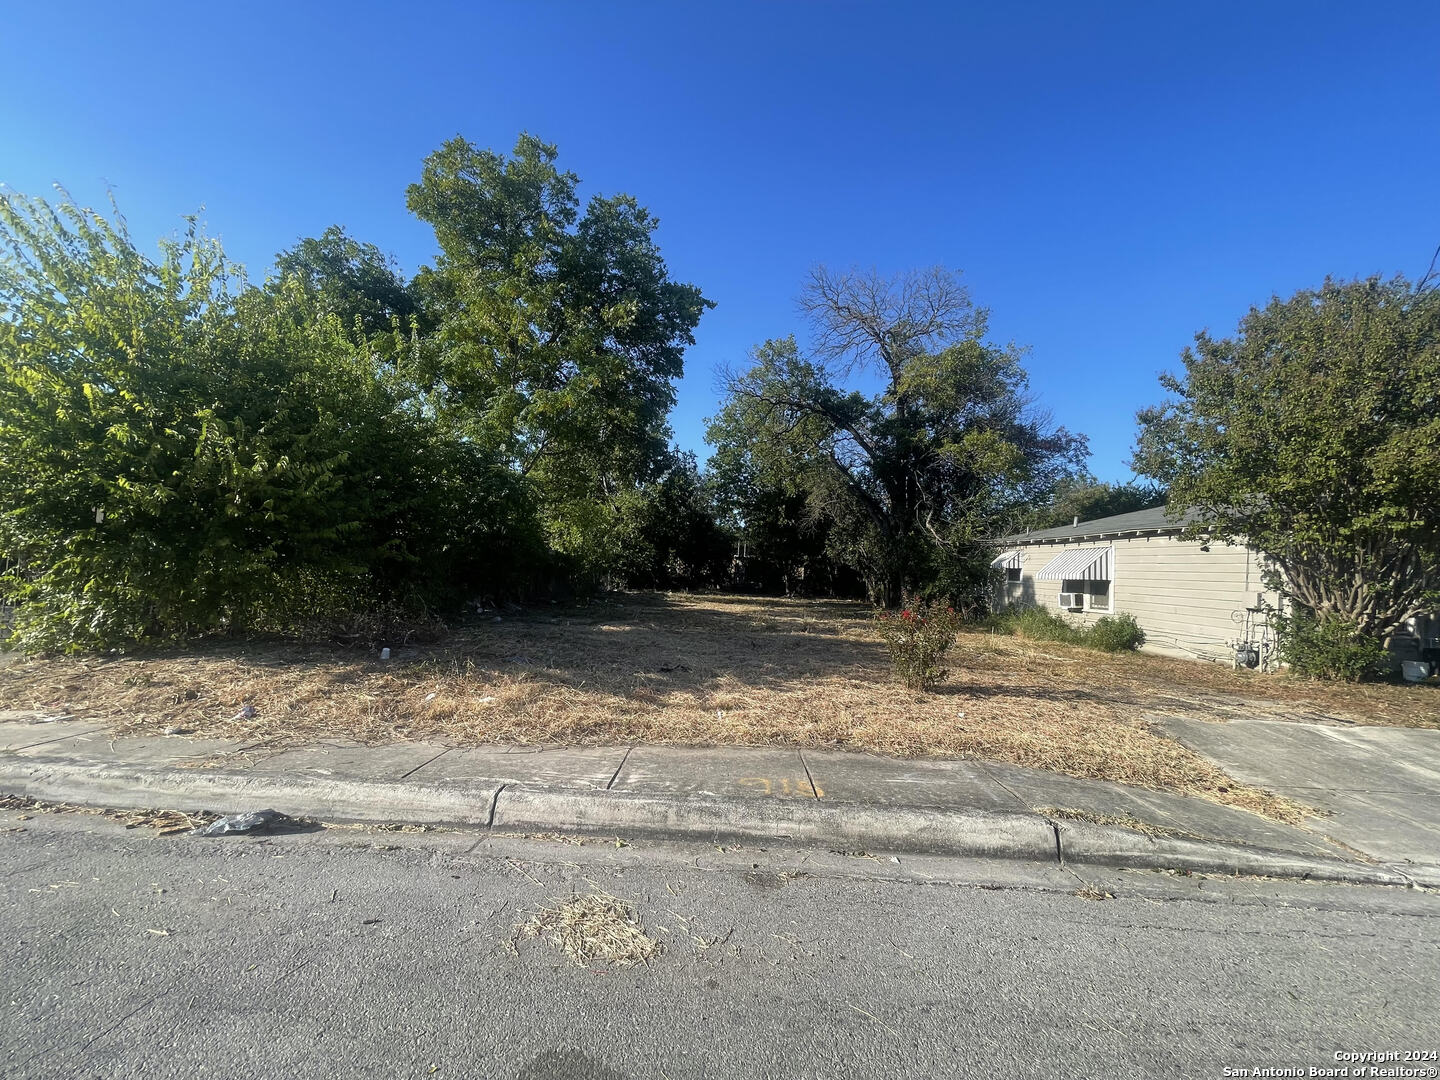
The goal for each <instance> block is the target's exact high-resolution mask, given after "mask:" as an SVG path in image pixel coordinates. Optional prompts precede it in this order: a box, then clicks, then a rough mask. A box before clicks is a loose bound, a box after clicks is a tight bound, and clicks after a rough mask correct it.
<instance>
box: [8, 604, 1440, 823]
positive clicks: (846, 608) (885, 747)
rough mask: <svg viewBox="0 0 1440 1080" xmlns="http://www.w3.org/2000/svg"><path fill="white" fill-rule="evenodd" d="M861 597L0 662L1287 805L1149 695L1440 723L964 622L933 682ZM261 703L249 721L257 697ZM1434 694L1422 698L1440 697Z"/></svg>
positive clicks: (1288, 815)
mask: <svg viewBox="0 0 1440 1080" xmlns="http://www.w3.org/2000/svg"><path fill="white" fill-rule="evenodd" d="M868 617H869V612H868V609H866V608H865V607H864V606H862V605H859V604H845V603H834V602H815V601H801V600H776V599H759V598H751V597H686V596H672V597H663V596H653V595H633V596H627V597H624V598H623V599H622V600H621V601H619V602H614V603H606V604H597V605H594V606H591V607H584V608H567V609H557V608H551V609H545V610H541V611H538V612H529V613H524V614H519V615H503V616H502V617H500V618H499V619H490V618H487V619H486V620H484V621H482V622H480V623H479V624H477V625H475V626H471V627H466V628H463V629H460V630H457V631H456V632H455V633H454V634H453V635H451V636H450V637H449V638H447V639H446V640H444V641H443V642H440V643H438V644H434V645H425V646H416V647H407V648H396V649H395V656H394V658H393V659H392V660H390V661H388V662H382V661H380V660H378V659H377V658H376V655H375V653H374V652H371V651H360V650H347V649H343V648H337V647H328V646H327V647H314V646H308V647H307V646H293V645H274V644H257V643H242V642H223V643H215V644H206V645H204V646H203V647H196V648H191V649H187V650H168V651H163V652H156V653H150V654H147V655H144V656H134V657H123V658H119V659H107V660H94V659H91V660H72V659H33V660H26V661H22V662H19V663H15V664H12V665H10V666H8V667H7V668H6V669H4V670H3V671H0V700H3V701H4V703H5V706H6V707H9V708H43V709H49V710H57V709H62V710H66V711H69V712H73V713H75V714H76V715H81V716H90V717H102V718H105V719H108V720H110V721H112V722H114V723H115V724H116V726H117V729H118V730H122V731H127V732H131V733H151V734H155V733H158V732H159V731H161V730H163V729H164V728H166V727H179V728H181V729H184V730H186V731H189V732H193V733H194V734H197V735H224V736H232V737H236V738H242V739H247V740H252V741H256V742H261V741H274V742H290V741H296V740H306V739H313V738H319V737H327V738H335V737H344V738H350V739H356V740H360V741H363V742H387V741H393V740H399V739H421V738H424V739H438V740H442V741H449V742H455V743H464V744H475V743H570V744H577V743H625V742H652V743H685V744H694V745H704V744H724V745H739V746H745V745H752V746H759V745H784V746H802V747H809V746H815V747H838V748H849V749H855V750H869V751H877V752H881V753H889V754H899V755H907V756H946V757H963V756H975V757H987V758H993V759H997V760H1002V761H1008V762H1013V763H1015V764H1019V765H1028V766H1033V767H1037V768H1044V769H1051V770H1054V771H1057V772H1064V773H1069V774H1071V775H1074V776H1082V777H1092V778H1096V779H1104V780H1117V781H1121V782H1124V783H1129V784H1136V785H1139V786H1142V787H1148V788H1154V789H1159V790H1169V791H1180V792H1186V793H1189V794H1195V795H1201V796H1204V797H1206V798H1210V799H1213V800H1215V801H1217V802H1223V803H1227V804H1231V805H1237V806H1244V807H1247V808H1249V809H1253V810H1256V811H1258V812H1261V813H1265V814H1268V815H1269V816H1272V817H1278V818H1282V819H1293V818H1295V817H1296V816H1297V815H1298V813H1299V808H1298V807H1296V806H1295V805H1294V804H1292V803H1289V802H1287V801H1286V800H1283V799H1279V798H1276V797H1274V796H1271V795H1268V794H1266V793H1263V792H1259V791H1256V790H1254V789H1251V788H1247V787H1245V786H1244V785H1241V784H1238V783H1237V782H1235V781H1234V780H1232V779H1231V778H1229V777H1228V776H1226V775H1225V774H1224V773H1223V772H1221V771H1219V770H1218V769H1216V768H1215V767H1214V766H1213V765H1211V764H1210V763H1209V762H1208V761H1206V760H1205V759H1203V758H1201V757H1198V756H1197V755H1195V754H1193V753H1191V752H1190V751H1188V750H1186V749H1185V748H1184V747H1182V746H1181V745H1180V744H1178V743H1176V742H1174V741H1173V740H1171V739H1168V738H1165V737H1164V736H1162V735H1159V734H1158V733H1156V732H1155V731H1154V730H1153V729H1152V728H1151V726H1150V725H1149V724H1148V723H1147V722H1146V720H1145V717H1146V715H1147V714H1152V715H1153V714H1162V713H1179V714H1182V715H1186V716H1198V717H1205V718H1212V719H1217V720H1221V719H1225V718H1227V717H1230V716H1254V715H1271V716H1275V717H1277V718H1281V719H1295V720H1320V719H1327V718H1328V719H1332V720H1341V721H1351V722H1360V723H1386V724H1416V725H1421V724H1424V725H1440V717H1437V715H1436V709H1437V706H1440V694H1437V693H1436V692H1434V691H1433V690H1431V689H1429V688H1411V687H1398V686H1374V687H1332V686H1326V685H1323V684H1313V683H1306V682H1302V681H1300V680H1296V679H1290V678H1282V677H1277V676H1257V675H1252V674H1249V673H1246V674H1235V673H1233V672H1230V671H1228V670H1225V669H1221V668H1217V667H1214V666H1212V665H1205V664H1197V663H1192V662H1188V661H1182V660H1168V659H1163V658H1158V657H1151V656H1143V655H1134V654H1126V655H1118V656H1116V655H1107V654H1103V653H1095V652H1090V651H1086V650H1081V649H1075V648H1070V647H1067V646H1063V645H1053V644H1048V643H1047V644H1044V645H1035V644H1031V643H1027V642H1025V641H1023V640H1020V639H1016V638H1010V637H1001V636H997V635H992V634H985V633H971V634H966V635H963V636H962V637H961V639H960V641H959V642H958V643H957V646H956V648H955V650H954V652H953V653H952V654H951V657H950V660H949V666H950V668H951V672H952V674H951V676H950V678H949V679H948V680H947V681H946V682H945V683H944V684H943V685H942V686H941V687H940V688H939V689H938V690H937V691H935V692H932V693H928V694H918V693H914V692H911V691H907V690H905V689H904V688H903V687H902V686H900V685H898V684H897V683H896V682H895V681H894V680H893V679H892V677H891V675H890V671H889V666H888V662H887V659H886V657H885V654H884V651H883V649H882V648H881V646H880V644H879V642H878V641H877V640H876V638H875V636H874V635H873V634H872V632H871V630H870V627H869V624H868ZM246 704H249V705H252V706H254V711H255V715H254V716H252V717H249V718H245V719H238V718H236V719H232V718H233V717H236V716H237V711H238V710H239V709H240V708H241V706H243V705H246ZM1427 709H1428V712H1427V711H1424V710H1427Z"/></svg>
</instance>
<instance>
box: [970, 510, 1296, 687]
mask: <svg viewBox="0 0 1440 1080" xmlns="http://www.w3.org/2000/svg"><path fill="white" fill-rule="evenodd" d="M1111 543H1113V545H1114V548H1115V559H1114V571H1113V574H1114V578H1113V580H1112V582H1111V585H1110V608H1111V610H1110V612H1104V611H1086V612H1083V613H1070V612H1061V609H1060V607H1059V604H1058V597H1059V595H1060V582H1058V581H1037V580H1036V579H1035V575H1036V574H1037V573H1038V572H1039V571H1040V570H1041V569H1043V568H1044V566H1045V564H1046V563H1047V562H1049V561H1050V560H1051V559H1053V558H1055V556H1057V555H1059V554H1060V553H1061V552H1063V551H1068V550H1074V549H1075V548H1079V547H1085V548H1092V547H1104V546H1106V545H1105V544H1104V543H1102V542H1098V541H1092V542H1089V543H1083V544H1082V543H1069V544H1029V545H1018V549H1019V550H1020V551H1022V552H1024V563H1023V565H1022V572H1021V578H1020V580H1019V581H1018V582H1010V583H1007V584H1006V585H1004V586H1002V589H1003V596H1002V597H999V598H998V599H1000V600H1001V602H1002V603H1011V604H1029V605H1038V606H1041V607H1046V608H1049V609H1050V610H1051V611H1056V612H1061V613H1062V614H1064V615H1065V617H1066V618H1068V619H1071V620H1073V621H1075V622H1079V623H1091V622H1094V621H1095V620H1096V619H1098V618H1100V617H1101V616H1103V615H1105V614H1112V613H1113V614H1121V613H1126V612H1128V613H1129V614H1131V615H1134V616H1135V621H1136V622H1138V623H1139V624H1140V627H1141V629H1143V630H1144V631H1145V650H1146V651H1147V652H1160V653H1168V654H1170V655H1173V656H1187V657H1192V658H1195V659H1204V660H1222V661H1225V662H1227V663H1228V662H1229V661H1230V659H1231V656H1232V655H1233V645H1232V643H1233V642H1234V641H1235V640H1237V639H1238V638H1240V637H1241V636H1242V634H1243V631H1244V626H1243V623H1242V621H1241V620H1242V618H1243V615H1244V609H1245V608H1247V607H1249V606H1251V605H1253V604H1254V603H1255V595H1256V593H1259V592H1262V591H1264V585H1263V584H1262V582H1261V580H1260V577H1261V567H1260V560H1259V557H1258V556H1257V555H1256V554H1255V553H1254V552H1253V551H1250V550H1248V549H1246V548H1243V547H1232V546H1229V545H1225V544H1219V543H1216V544H1211V545H1210V550H1208V551H1205V550H1202V548H1201V545H1200V543H1199V541H1193V540H1185V541H1182V540H1178V539H1176V538H1175V537H1173V536H1153V537H1137V538H1131V539H1123V540H1115V541H1112V542H1111ZM1265 595H1266V599H1267V601H1268V602H1269V603H1271V604H1277V603H1278V598H1277V597H1276V596H1275V594H1274V593H1266V594H1265Z"/></svg>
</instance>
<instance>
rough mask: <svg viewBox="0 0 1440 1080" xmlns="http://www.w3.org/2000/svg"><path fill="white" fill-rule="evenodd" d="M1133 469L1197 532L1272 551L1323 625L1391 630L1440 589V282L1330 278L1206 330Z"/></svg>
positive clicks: (1284, 579)
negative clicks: (1232, 326) (1189, 516)
mask: <svg viewBox="0 0 1440 1080" xmlns="http://www.w3.org/2000/svg"><path fill="white" fill-rule="evenodd" d="M1183 360H1184V364H1185V370H1184V373H1183V374H1180V375H1172V374H1167V375H1164V376H1162V378H1161V383H1162V385H1163V386H1164V387H1165V389H1166V390H1168V391H1169V392H1170V393H1171V395H1173V396H1172V397H1171V399H1170V400H1169V401H1168V402H1166V403H1165V404H1163V405H1160V406H1157V407H1155V408H1151V409H1147V410H1145V411H1143V412H1141V413H1140V414H1139V421H1140V438H1139V443H1138V447H1137V450H1136V454H1135V459H1134V462H1133V464H1134V467H1135V469H1136V471H1137V472H1139V473H1141V474H1142V475H1146V476H1150V477H1153V478H1155V479H1156V480H1158V481H1159V482H1161V483H1163V484H1165V485H1167V486H1168V487H1169V489H1170V498H1169V506H1170V509H1171V510H1172V511H1176V512H1179V511H1184V510H1191V509H1194V510H1199V511H1201V512H1202V513H1203V519H1202V521H1201V523H1200V524H1197V525H1196V526H1194V527H1193V528H1192V530H1191V531H1192V532H1197V533H1198V532H1201V531H1203V532H1205V533H1208V534H1210V535H1213V536H1216V537H1219V538H1223V539H1225V540H1231V541H1236V542H1242V543H1246V544H1249V545H1250V546H1251V547H1253V548H1256V549H1258V550H1260V551H1262V552H1264V553H1265V554H1266V555H1267V556H1269V558H1270V559H1271V560H1273V563H1274V566H1275V569H1276V571H1277V573H1276V575H1275V580H1276V584H1277V586H1278V587H1279V589H1280V590H1281V592H1282V594H1283V595H1285V596H1286V597H1288V598H1289V599H1291V600H1292V601H1294V602H1295V603H1296V604H1297V605H1299V606H1300V607H1301V608H1303V609H1305V610H1306V611H1308V612H1310V613H1312V614H1313V615H1314V616H1315V617H1316V618H1317V619H1318V620H1319V621H1321V622H1322V623H1323V622H1326V621H1330V620H1335V621H1338V622H1339V623H1341V624H1343V627H1344V628H1345V629H1347V630H1348V632H1350V633H1353V634H1355V635H1358V636H1359V637H1360V638H1363V639H1370V640H1383V639H1385V638H1387V637H1388V636H1389V635H1391V634H1393V633H1394V632H1395V631H1396V630H1397V629H1399V627H1400V626H1401V625H1402V624H1403V623H1404V622H1405V620H1406V619H1408V618H1410V617H1411V616H1413V615H1416V614H1419V613H1420V612H1423V611H1425V610H1427V609H1429V608H1432V607H1433V606H1434V605H1435V604H1436V603H1437V600H1440V597H1437V585H1440V292H1437V291H1436V290H1434V289H1428V288H1415V287H1412V286H1411V285H1410V284H1409V283H1408V282H1407V281H1405V280H1404V279H1403V278H1396V279H1394V280H1390V281H1382V280H1380V279H1379V278H1369V279H1366V280H1361V281H1348V282H1342V281H1334V280H1327V281H1326V282H1325V284H1324V285H1323V286H1322V287H1321V288H1320V289H1318V290H1306V291H1302V292H1298V293H1296V294H1295V295H1294V296H1292V297H1290V298H1289V299H1288V300H1281V299H1279V298H1275V299H1272V300H1271V301H1270V303H1269V304H1267V305H1266V306H1265V307H1264V308H1252V309H1251V311H1250V313H1249V314H1248V315H1246V316H1245V318H1244V319H1242V320H1241V322H1240V327H1239V332H1238V333H1237V334H1236V335H1235V336H1234V337H1230V338H1214V337H1211V336H1210V335H1209V334H1207V333H1201V334H1198V335H1197V336H1196V339H1195V347H1194V348H1193V349H1186V350H1185V352H1184V354H1183Z"/></svg>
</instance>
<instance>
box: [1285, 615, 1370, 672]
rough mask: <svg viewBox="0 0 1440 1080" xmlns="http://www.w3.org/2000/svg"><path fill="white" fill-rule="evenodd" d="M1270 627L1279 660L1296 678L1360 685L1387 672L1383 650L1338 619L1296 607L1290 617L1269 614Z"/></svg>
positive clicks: (1353, 627)
mask: <svg viewBox="0 0 1440 1080" xmlns="http://www.w3.org/2000/svg"><path fill="white" fill-rule="evenodd" d="M1270 623H1271V625H1272V626H1273V627H1274V628H1275V642H1276V646H1277V651H1278V653H1279V656H1280V659H1281V660H1283V661H1284V662H1285V663H1287V664H1289V665H1290V670H1291V671H1292V672H1294V673H1295V674H1296V675H1304V676H1307V677H1309V678H1312V679H1334V680H1338V681H1340V682H1361V681H1362V680H1365V679H1376V678H1380V677H1382V676H1384V675H1385V674H1387V673H1388V672H1389V670H1390V656H1389V653H1388V652H1387V651H1386V649H1385V646H1384V645H1383V644H1381V643H1380V642H1378V641H1376V640H1375V639H1373V638H1368V637H1365V636H1364V635H1362V634H1360V633H1359V632H1358V631H1357V630H1356V628H1355V625H1354V624H1353V623H1350V622H1347V621H1346V620H1344V619H1341V618H1339V617H1337V616H1333V615H1332V616H1329V617H1328V618H1323V619H1320V618H1316V617H1315V615H1314V614H1313V613H1312V612H1309V611H1307V610H1305V609H1304V608H1301V607H1296V608H1294V609H1293V610H1292V611H1291V612H1290V613H1289V614H1285V613H1282V612H1276V613H1274V614H1272V615H1271V619H1270Z"/></svg>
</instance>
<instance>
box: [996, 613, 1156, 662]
mask: <svg viewBox="0 0 1440 1080" xmlns="http://www.w3.org/2000/svg"><path fill="white" fill-rule="evenodd" d="M982 625H984V626H986V627H988V628H990V629H992V630H997V631H999V632H1000V633H1005V634H1014V635H1015V636H1016V637H1022V638H1025V639H1026V640H1028V641H1057V642H1060V643H1062V644H1065V645H1079V646H1081V647H1082V648H1087V649H1100V650H1102V651H1104V652H1129V651H1131V650H1134V649H1138V648H1140V646H1142V645H1144V644H1145V631H1144V630H1142V629H1140V624H1139V623H1137V622H1136V621H1135V616H1133V615H1128V614H1127V615H1105V616H1102V617H1101V618H1099V619H1096V620H1095V622H1094V623H1092V624H1091V625H1089V626H1078V625H1076V624H1075V623H1072V622H1070V621H1069V620H1068V619H1066V618H1064V617H1063V616H1061V615H1058V614H1057V613H1055V612H1053V611H1049V610H1047V609H1046V608H1040V607H1024V608H1011V609H1009V610H1008V611H1004V612H1001V613H1000V614H998V615H992V616H990V618H988V619H986V620H985V621H984V622H983V624H982Z"/></svg>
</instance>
